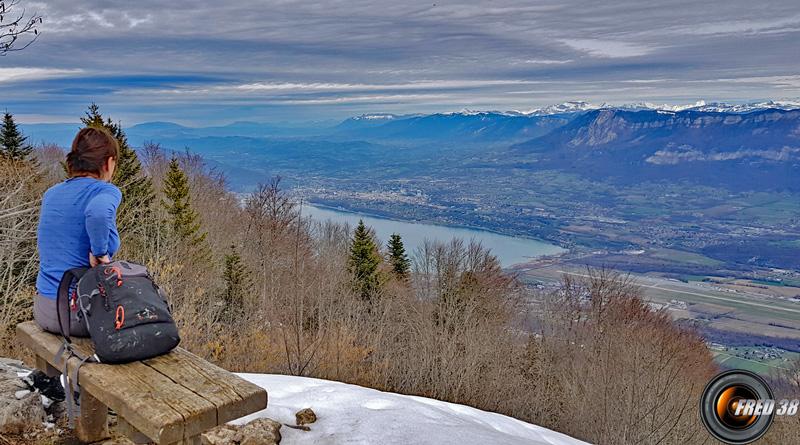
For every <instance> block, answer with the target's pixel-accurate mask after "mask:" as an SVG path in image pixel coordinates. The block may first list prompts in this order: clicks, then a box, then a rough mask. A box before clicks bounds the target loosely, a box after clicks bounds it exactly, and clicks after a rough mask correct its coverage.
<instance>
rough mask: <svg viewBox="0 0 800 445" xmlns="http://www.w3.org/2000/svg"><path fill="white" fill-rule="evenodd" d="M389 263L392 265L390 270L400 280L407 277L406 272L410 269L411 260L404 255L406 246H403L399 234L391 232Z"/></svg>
mask: <svg viewBox="0 0 800 445" xmlns="http://www.w3.org/2000/svg"><path fill="white" fill-rule="evenodd" d="M388 248H389V263H390V264H391V266H392V272H394V274H395V275H396V276H397V277H398V278H400V279H401V280H406V279H408V274H409V272H410V270H411V261H409V259H408V255H406V248H405V246H403V239H402V238H400V235H398V234H396V233H393V234H392V236H391V237H389V245H388Z"/></svg>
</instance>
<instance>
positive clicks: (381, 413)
mask: <svg viewBox="0 0 800 445" xmlns="http://www.w3.org/2000/svg"><path fill="white" fill-rule="evenodd" d="M239 375H240V376H241V377H243V378H244V379H246V380H249V381H250V382H253V383H255V384H256V385H258V386H261V387H262V388H264V389H266V390H267V393H268V394H269V403H268V408H267V409H266V410H264V411H260V412H258V413H255V414H252V415H250V416H247V417H244V418H241V419H239V420H237V421H235V422H233V423H237V424H244V423H247V422H248V421H250V420H253V419H255V418H258V417H269V418H271V419H274V420H277V421H279V422H281V423H287V424H290V425H293V424H294V422H295V418H294V414H295V413H296V412H297V411H299V410H301V409H303V408H311V409H313V410H314V412H315V413H316V415H317V419H318V420H317V422H316V423H313V424H311V425H309V426H310V427H311V431H307V432H306V431H299V430H295V429H292V428H286V427H284V428H283V429H281V434H283V440H282V441H281V444H282V445H293V444H311V443H313V444H382V445H392V444H403V445H406V444H457V445H485V444H504V445H581V444H585V443H586V442H582V441H579V440H577V439H573V438H571V437H569V436H567V435H564V434H561V433H556V432H554V431H551V430H548V429H546V428H542V427H540V426H536V425H532V424H529V423H526V422H522V421H520V420H517V419H514V418H511V417H508V416H504V415H501V414H497V413H492V412H487V411H481V410H479V409H475V408H471V407H468V406H464V405H457V404H454V403H447V402H442V401H439V400H433V399H428V398H425V397H415V396H404V395H400V394H394V393H387V392H382V391H378V390H375V389H370V388H364V387H361V386H356V385H348V384H346V383H340V382H333V381H329V380H320V379H312V378H306V377H293V376H285V375H275V374H239Z"/></svg>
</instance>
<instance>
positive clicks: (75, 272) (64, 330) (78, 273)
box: [56, 267, 89, 343]
mask: <svg viewBox="0 0 800 445" xmlns="http://www.w3.org/2000/svg"><path fill="white" fill-rule="evenodd" d="M87 270H89V268H88V267H76V268H73V269H69V270H67V271H66V272H64V275H63V276H62V277H61V282H60V283H58V294H57V295H56V314H57V315H58V328H59V329H60V330H61V336H62V337H64V340H65V341H66V342H67V343H70V338H69V331H70V319H71V317H70V304H69V299H70V298H69V289H70V287H71V286H72V283H73V282H75V283H77V282H78V280H80V279H81V277H82V276H83V275H84V274H86V271H87Z"/></svg>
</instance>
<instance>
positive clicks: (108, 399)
mask: <svg viewBox="0 0 800 445" xmlns="http://www.w3.org/2000/svg"><path fill="white" fill-rule="evenodd" d="M17 338H18V339H19V341H21V342H22V343H23V344H24V345H26V346H27V347H29V348H30V349H31V350H33V352H34V354H35V356H36V365H37V367H38V368H39V369H41V370H42V371H44V372H46V373H48V375H50V376H55V375H59V374H60V371H59V370H58V369H57V368H59V367H57V366H56V360H55V354H56V353H57V352H58V349H59V348H60V347H61V345H62V340H61V337H59V336H56V335H53V334H50V333H48V332H45V331H43V330H42V329H41V328H40V327H39V326H38V325H37V324H36V323H35V322H33V321H29V322H25V323H20V324H18V325H17ZM73 343H74V344H75V346H76V347H75V349H76V350H77V351H78V352H80V353H82V354H84V355H87V356H88V355H91V354H93V353H94V352H93V347H92V345H91V342H90V341H89V340H88V339H77V338H76V339H73ZM78 363H79V361H78V359H77V358H74V357H73V358H72V359H70V360H69V362H68V364H67V366H68V369H69V372H70V373H72V372H74V369H75V367H77V366H78ZM62 367H63V365H62ZM79 373H80V374H79V376H78V381H79V383H80V387H81V397H80V416H79V417H78V418H77V425H76V429H75V431H76V434H77V436H78V439H80V440H81V441H83V442H95V441H99V440H103V439H105V438H107V437H108V436H109V434H108V419H107V414H108V408H111V409H113V410H114V411H115V412H116V413H117V417H118V426H117V429H118V431H119V432H121V433H122V434H123V435H126V436H128V437H129V438H131V439H132V440H133V441H134V442H137V443H143V442H155V443H157V444H159V445H162V444H192V445H194V444H200V435H201V434H202V433H203V432H205V431H207V430H208V429H211V428H213V427H215V426H217V425H221V424H223V423H225V422H228V421H231V420H234V419H238V418H239V417H243V416H246V415H248V414H251V413H254V412H256V411H260V410H262V409H265V408H266V407H267V392H266V391H265V390H264V389H262V388H260V387H258V386H256V385H254V384H252V383H250V382H248V381H246V380H244V379H242V378H241V377H239V376H237V375H234V374H232V373H230V372H228V371H226V370H224V369H222V368H219V367H217V366H214V365H212V364H211V363H208V362H207V361H205V360H203V359H201V358H200V357H198V356H196V355H194V354H192V353H190V352H188V351H186V350H184V349H182V348H176V349H175V350H174V351H172V352H170V353H169V354H167V355H164V356H161V357H156V358H152V359H149V360H143V361H141V362H135V363H128V364H124V365H104V364H97V363H87V364H85V365H83V366H82V367H81V368H80V370H79Z"/></svg>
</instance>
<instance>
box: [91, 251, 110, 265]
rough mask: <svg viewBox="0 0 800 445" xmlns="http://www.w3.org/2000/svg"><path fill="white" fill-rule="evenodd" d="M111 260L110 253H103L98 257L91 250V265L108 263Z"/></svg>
mask: <svg viewBox="0 0 800 445" xmlns="http://www.w3.org/2000/svg"><path fill="white" fill-rule="evenodd" d="M110 262H111V257H109V256H108V255H103V256H101V257H99V258H98V257H96V256H94V255H93V254H92V252H89V265H90V266H92V267H94V266H97V265H98V264H108V263H110Z"/></svg>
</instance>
